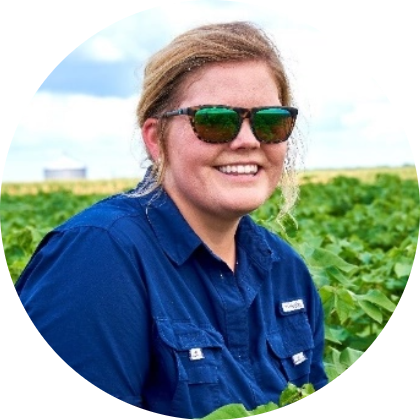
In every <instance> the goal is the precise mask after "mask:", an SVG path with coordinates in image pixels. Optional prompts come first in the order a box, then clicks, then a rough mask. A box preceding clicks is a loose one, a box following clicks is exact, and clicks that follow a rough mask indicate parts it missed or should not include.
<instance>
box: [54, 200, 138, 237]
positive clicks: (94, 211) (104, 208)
mask: <svg viewBox="0 0 420 420" xmlns="http://www.w3.org/2000/svg"><path fill="white" fill-rule="evenodd" d="M144 213H145V211H144V207H143V206H142V199H141V198H138V197H130V196H129V195H128V194H118V195H113V196H110V197H108V198H105V199H103V200H101V201H99V202H97V203H95V204H93V205H92V206H90V207H88V208H86V209H85V210H83V211H81V212H80V213H78V214H76V215H74V216H73V217H71V218H70V219H68V220H67V221H66V222H64V223H63V224H61V225H60V226H58V227H57V228H55V229H54V230H55V231H56V232H65V231H68V230H72V229H76V228H88V227H92V228H102V229H104V230H112V228H113V226H114V225H115V224H116V223H121V222H124V221H127V222H129V221H130V220H132V219H136V220H141V219H143V218H144V217H142V216H144Z"/></svg>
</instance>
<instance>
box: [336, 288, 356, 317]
mask: <svg viewBox="0 0 420 420" xmlns="http://www.w3.org/2000/svg"><path fill="white" fill-rule="evenodd" d="M354 307H355V303H354V300H353V297H352V295H351V294H350V293H349V291H348V290H346V289H339V290H337V294H336V300H335V309H336V311H337V315H338V318H339V319H340V322H341V323H342V324H343V323H344V322H346V321H347V319H348V318H349V316H350V315H351V314H352V312H353V310H354Z"/></svg>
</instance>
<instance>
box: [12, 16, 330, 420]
mask: <svg viewBox="0 0 420 420" xmlns="http://www.w3.org/2000/svg"><path fill="white" fill-rule="evenodd" d="M297 115H298V110H297V109H296V108H294V107H293V106H292V100H291V92H290V88H289V84H288V81H287V77H286V74H285V72H284V69H283V65H282V62H281V60H280V57H279V53H278V51H277V49H276V47H275V46H274V44H273V43H272V42H271V40H270V39H269V38H268V37H267V36H266V35H265V34H264V33H263V32H262V31H261V30H260V29H259V28H257V27H256V26H254V25H253V24H251V23H246V22H232V23H225V24H214V25H206V26H202V27H198V28H196V29H193V30H191V31H188V32H186V33H184V34H181V35H180V36H178V37H177V38H176V39H175V40H174V41H173V42H171V43H170V44H169V45H168V46H167V47H165V48H164V49H163V50H161V51H159V52H158V53H157V54H156V55H155V56H153V57H152V58H151V59H150V61H149V63H148V65H147V66H146V69H145V77H144V86H143V94H142V96H141V98H140V101H139V105H138V122H139V126H140V128H141V132H142V137H143V140H144V145H145V147H146V150H147V152H148V156H149V158H150V160H151V162H152V164H151V166H150V168H149V169H148V171H147V174H146V176H145V179H144V180H143V181H142V182H141V183H140V184H139V185H138V186H137V188H135V189H134V190H132V191H130V192H128V193H125V194H119V195H115V196H112V197H109V198H107V199H105V200H103V201H101V202H99V203H97V204H95V205H93V206H92V207H90V208H88V209H86V210H85V211H83V212H82V213H80V214H78V215H76V216H75V217H73V218H72V219H70V220H68V221H67V222H65V223H64V224H62V225H61V226H59V227H57V228H56V229H54V230H53V231H52V232H50V233H49V234H48V235H47V236H46V237H45V238H44V239H43V241H42V242H41V244H40V246H39V247H38V249H37V250H36V252H35V254H34V255H33V256H32V258H31V260H30V262H29V264H28V266H27V267H26V269H25V270H24V272H23V273H22V275H21V277H20V278H19V280H18V281H17V284H16V289H17V292H18V294H19V296H20V299H21V301H22V303H23V305H24V306H25V308H26V310H27V312H28V314H29V316H30V317H31V319H32V321H33V323H34V324H35V326H36V327H37V328H38V330H39V331H40V333H41V334H42V335H43V336H44V338H45V340H46V341H47V342H48V343H49V344H50V346H51V347H52V348H53V349H54V350H55V351H56V352H57V354H58V355H59V356H61V357H62V359H63V360H64V361H65V362H67V363H68V364H69V365H70V366H71V367H72V368H73V369H74V370H76V371H77V372H78V373H79V374H80V375H82V376H83V377H84V378H86V379H87V380H88V381H90V382H91V383H93V384H94V385H96V386H97V387H99V388H101V389H102V390H104V391H106V392H107V393H109V394H110V395H112V396H114V397H116V398H119V399H121V400H123V401H125V402H127V403H130V404H133V405H136V406H138V407H142V408H144V409H147V410H150V411H153V412H157V413H161V414H165V415H170V416H175V417H184V418H198V417H203V416H205V415H207V414H209V413H210V412H212V411H213V410H215V409H217V408H219V407H221V406H223V405H226V404H230V403H241V404H243V405H244V406H245V407H246V408H247V409H249V410H251V409H254V408H255V407H257V406H260V405H262V404H267V403H269V402H270V401H275V402H277V401H278V399H279V395H280V393H281V392H282V391H283V390H284V389H285V388H286V387H287V384H288V383H292V384H294V385H296V386H303V385H304V384H306V383H311V384H312V385H313V386H314V388H315V389H319V388H321V387H322V386H324V385H325V384H326V383H327V378H326V375H325V371H324V366H323V361H322V355H323V348H324V326H323V312H322V306H321V301H320V297H319V295H318V293H317V291H316V288H315V286H314V283H313V281H312V279H311V277H310V274H309V272H308V270H307V268H306V266H305V265H304V263H303V261H302V260H301V258H300V257H299V256H298V255H297V253H296V252H295V251H294V250H293V249H291V248H290V246H289V245H287V244H286V243H285V242H284V241H282V240H281V239H280V238H279V237H278V236H276V235H274V234H272V233H270V232H268V231H267V230H266V229H264V228H262V227H260V226H257V225H256V224H255V223H254V222H253V221H252V219H251V217H250V216H249V213H250V212H251V211H253V210H255V209H257V208H258V207H260V206H261V205H262V204H263V203H264V202H265V201H266V200H267V199H268V198H269V197H270V196H271V195H272V194H273V192H274V191H275V189H276V187H277V185H278V184H280V185H281V187H282V191H283V197H284V206H283V209H282V211H283V212H286V211H288V210H289V209H290V208H291V206H292V205H293V201H294V198H295V196H296V191H297V186H296V185H295V184H294V183H293V182H292V181H293V174H294V171H295V162H296V158H297V157H299V148H298V147H297V140H296V139H295V138H294V136H293V133H292V131H293V127H294V125H295V121H296V118H297Z"/></svg>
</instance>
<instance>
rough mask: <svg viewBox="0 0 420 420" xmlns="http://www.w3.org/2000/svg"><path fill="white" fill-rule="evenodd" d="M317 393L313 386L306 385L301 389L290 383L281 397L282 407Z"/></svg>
mask: <svg viewBox="0 0 420 420" xmlns="http://www.w3.org/2000/svg"><path fill="white" fill-rule="evenodd" d="M314 392H315V388H314V387H313V385H312V384H305V385H303V386H302V387H301V388H299V387H297V386H296V385H294V384H292V383H289V384H288V385H287V388H285V389H284V390H283V392H282V393H281V395H280V407H284V406H286V405H289V404H292V403H294V402H296V401H299V400H301V399H303V398H305V397H307V396H308V395H310V394H313V393H314Z"/></svg>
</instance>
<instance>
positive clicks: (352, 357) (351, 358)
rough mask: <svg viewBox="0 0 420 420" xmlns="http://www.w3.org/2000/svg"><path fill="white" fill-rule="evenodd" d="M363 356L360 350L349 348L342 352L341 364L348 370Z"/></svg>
mask: <svg viewBox="0 0 420 420" xmlns="http://www.w3.org/2000/svg"><path fill="white" fill-rule="evenodd" d="M362 354H363V352H362V351H360V350H355V349H352V348H351V347H347V348H346V349H344V350H343V351H342V352H341V355H340V362H341V363H342V364H343V365H344V366H346V369H348V368H349V367H350V366H351V365H352V364H353V363H354V362H355V361H356V360H357V359H358V358H359V357H360V356H361V355H362Z"/></svg>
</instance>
